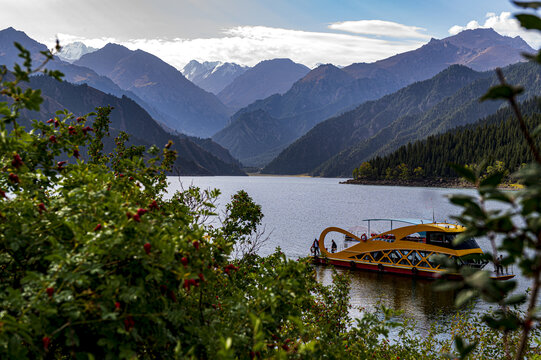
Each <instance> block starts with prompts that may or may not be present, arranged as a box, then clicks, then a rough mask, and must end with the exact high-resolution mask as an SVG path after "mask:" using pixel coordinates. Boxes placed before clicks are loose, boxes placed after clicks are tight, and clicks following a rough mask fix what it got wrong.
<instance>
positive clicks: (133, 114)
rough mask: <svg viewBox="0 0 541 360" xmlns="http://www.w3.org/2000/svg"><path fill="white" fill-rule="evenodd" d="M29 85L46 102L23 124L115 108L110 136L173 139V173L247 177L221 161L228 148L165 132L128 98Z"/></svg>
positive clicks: (52, 84) (42, 81)
mask: <svg viewBox="0 0 541 360" xmlns="http://www.w3.org/2000/svg"><path fill="white" fill-rule="evenodd" d="M30 86H31V87H32V88H34V89H41V91H42V96H43V98H44V102H43V103H42V105H41V109H40V112H39V113H38V112H30V113H25V114H23V118H24V119H26V121H23V122H22V125H26V126H28V125H29V123H30V122H29V119H37V120H41V121H45V120H47V119H49V118H50V117H51V116H53V114H54V113H55V112H56V111H57V110H62V109H68V110H69V111H70V112H72V113H74V114H77V115H83V114H87V113H89V112H92V111H94V110H95V108H96V107H98V106H106V105H110V106H112V107H113V108H114V109H113V111H112V112H111V116H110V120H111V124H110V127H111V134H117V133H118V132H119V131H125V132H127V133H128V134H130V135H131V136H132V138H131V143H132V144H135V145H146V146H149V145H153V144H155V145H157V146H160V147H161V146H163V145H165V144H166V143H167V142H168V141H169V140H170V139H171V140H173V142H174V145H173V149H175V150H176V151H177V152H178V160H177V163H176V164H175V166H176V168H175V169H174V172H176V171H178V173H179V174H181V175H244V173H243V172H242V171H241V170H240V169H239V167H238V166H237V164H236V163H234V162H235V161H234V160H233V162H232V163H226V162H225V161H224V160H222V159H220V157H221V158H227V154H226V152H227V151H226V150H225V149H223V148H221V147H220V146H219V145H217V144H215V143H214V144H212V143H211V142H210V140H209V139H207V140H203V139H197V140H196V141H198V142H199V144H197V143H196V142H194V141H192V140H191V139H190V138H188V137H186V136H175V135H172V134H169V133H167V132H165V131H164V130H163V129H162V127H161V126H160V125H158V123H156V122H155V121H154V120H153V119H152V118H151V117H150V115H149V114H148V113H147V112H146V111H145V110H144V109H143V108H141V107H140V106H139V105H138V104H137V103H136V102H135V101H133V100H131V99H129V98H128V97H125V96H124V97H122V98H118V97H115V96H112V95H109V94H105V93H103V92H101V91H99V90H96V89H94V88H92V87H90V86H88V85H86V84H83V85H74V84H71V83H68V82H59V81H56V80H54V79H51V78H49V77H46V76H35V77H32V79H31V82H30ZM105 145H106V149H107V150H108V151H110V149H112V147H113V141H112V138H109V139H108V141H107V143H106V144H105ZM208 148H211V151H217V150H219V151H221V152H222V154H218V156H215V155H213V154H211V153H210V152H209V151H207V149H208ZM229 158H230V156H229Z"/></svg>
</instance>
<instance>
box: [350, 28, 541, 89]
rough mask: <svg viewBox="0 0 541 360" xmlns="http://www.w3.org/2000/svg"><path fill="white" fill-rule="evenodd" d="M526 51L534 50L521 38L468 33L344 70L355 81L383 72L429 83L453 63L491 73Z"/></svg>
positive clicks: (406, 80)
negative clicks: (430, 79) (355, 79)
mask: <svg viewBox="0 0 541 360" xmlns="http://www.w3.org/2000/svg"><path fill="white" fill-rule="evenodd" d="M523 52H534V50H533V49H532V48H531V47H530V46H529V45H528V44H527V43H526V42H525V41H524V40H522V38H520V37H519V36H517V37H514V38H512V37H508V36H502V35H500V34H498V33H497V32H496V31H494V30H493V29H490V28H489V29H474V30H464V31H462V32H460V33H458V34H456V35H453V36H450V37H447V38H444V39H441V40H437V39H431V40H430V42H428V43H427V44H425V45H423V46H421V47H420V48H418V49H416V50H412V51H408V52H405V53H402V54H398V55H395V56H391V57H389V58H387V59H383V60H379V61H376V62H373V63H356V64H351V65H349V66H346V67H345V68H343V70H344V71H345V72H347V73H348V74H350V75H351V76H353V77H355V78H363V77H379V76H380V75H381V73H382V72H384V73H386V74H388V76H394V77H396V78H397V79H400V81H402V82H404V83H412V82H414V81H420V80H426V79H429V78H431V77H432V76H434V75H436V74H437V73H439V72H440V71H442V70H444V69H446V68H447V67H448V66H449V65H451V64H460V65H465V66H468V67H470V68H472V69H474V70H477V71H485V70H491V69H494V68H495V67H504V66H507V65H510V64H514V63H517V62H520V61H523V60H524V58H523V57H522V55H521V54H522V53H523Z"/></svg>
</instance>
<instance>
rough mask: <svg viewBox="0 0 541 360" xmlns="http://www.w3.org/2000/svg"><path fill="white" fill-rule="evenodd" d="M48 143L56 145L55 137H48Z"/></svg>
mask: <svg viewBox="0 0 541 360" xmlns="http://www.w3.org/2000/svg"><path fill="white" fill-rule="evenodd" d="M49 141H50V142H52V143H53V144H56V136H54V135H51V136H49Z"/></svg>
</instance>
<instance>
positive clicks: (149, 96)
mask: <svg viewBox="0 0 541 360" xmlns="http://www.w3.org/2000/svg"><path fill="white" fill-rule="evenodd" d="M74 64H75V65H79V66H85V67H88V68H91V69H93V70H94V71H96V72H97V73H98V74H100V75H103V76H107V77H108V78H110V79H111V80H113V82H114V83H115V84H117V85H118V86H119V87H120V88H122V89H125V90H129V91H132V92H133V93H135V94H136V95H137V96H139V97H140V98H141V99H143V101H145V102H146V103H148V104H149V105H150V106H152V107H153V108H154V109H155V110H156V111H158V112H160V113H161V114H162V115H163V116H162V117H161V119H160V120H161V121H163V122H164V123H165V125H167V126H168V127H170V128H172V129H174V130H177V131H179V132H182V133H187V134H190V135H197V136H203V137H206V136H210V135H212V134H213V133H215V132H216V131H218V130H219V129H221V128H222V127H223V126H224V125H225V124H226V122H227V119H228V110H227V108H226V107H225V106H224V105H223V104H222V103H221V102H220V100H218V98H216V96H215V95H214V94H211V93H209V92H206V91H204V90H203V89H201V88H199V87H197V86H196V85H194V84H193V83H192V82H190V81H189V80H187V79H186V78H185V77H184V76H183V75H182V73H181V72H180V71H178V70H177V69H175V68H174V67H173V66H171V65H169V64H167V63H166V62H164V61H163V60H161V59H159V58H158V57H156V56H154V55H151V54H149V53H147V52H144V51H142V50H135V51H132V50H130V49H128V48H126V47H124V46H121V45H117V44H107V45H106V46H104V47H103V48H101V49H100V50H97V51H95V52H93V53H90V54H86V55H84V56H82V57H81V58H80V59H79V60H77V61H75V62H74Z"/></svg>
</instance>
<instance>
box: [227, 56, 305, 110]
mask: <svg viewBox="0 0 541 360" xmlns="http://www.w3.org/2000/svg"><path fill="white" fill-rule="evenodd" d="M309 71H310V69H309V68H307V67H306V66H304V65H302V64H297V63H294V62H293V61H291V60H290V59H273V60H265V61H261V62H260V63H259V64H257V65H256V66H254V67H253V68H250V69H248V70H246V71H245V72H244V73H243V74H242V75H240V76H238V77H237V78H236V79H235V80H233V82H232V83H230V84H229V85H227V86H226V87H225V88H224V89H223V90H222V91H220V92H219V93H218V98H219V99H220V100H221V101H222V102H223V103H224V104H225V105H227V106H229V107H231V108H233V109H240V108H242V107H244V106H246V105H248V104H251V103H252V102H254V101H256V100H259V99H264V98H266V97H268V96H270V95H272V94H282V93H285V92H286V91H287V90H289V88H290V87H291V85H293V83H295V81H297V80H299V79H300V78H302V77H303V76H304V75H306V74H307V73H308V72H309Z"/></svg>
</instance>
